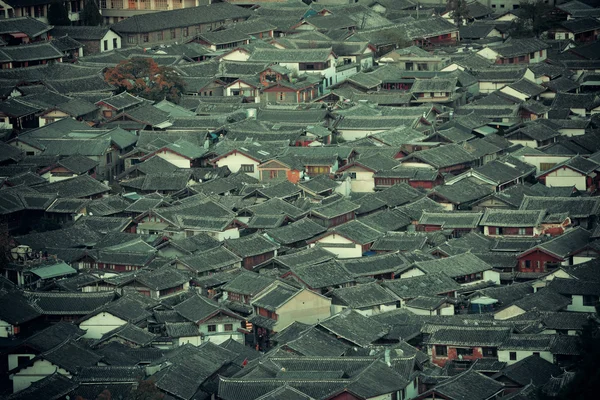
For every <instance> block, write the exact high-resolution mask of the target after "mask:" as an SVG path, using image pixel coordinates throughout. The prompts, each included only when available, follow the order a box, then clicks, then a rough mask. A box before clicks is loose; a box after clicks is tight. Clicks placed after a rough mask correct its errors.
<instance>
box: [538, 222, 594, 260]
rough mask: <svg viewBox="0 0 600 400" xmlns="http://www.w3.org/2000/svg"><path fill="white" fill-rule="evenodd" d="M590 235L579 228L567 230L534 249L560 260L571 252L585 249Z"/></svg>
mask: <svg viewBox="0 0 600 400" xmlns="http://www.w3.org/2000/svg"><path fill="white" fill-rule="evenodd" d="M590 236H591V233H590V232H589V231H587V230H585V229H583V228H581V227H577V228H574V229H570V230H567V231H566V232H565V233H563V234H562V235H560V236H557V237H555V238H553V239H551V240H549V241H547V242H544V243H541V244H539V245H537V246H536V247H537V248H539V249H542V250H544V251H546V252H549V253H551V254H554V255H556V256H557V257H560V258H566V257H568V256H569V255H571V254H572V253H573V252H575V251H577V250H580V249H582V248H583V247H585V246H586V245H587V244H588V242H589V240H590Z"/></svg>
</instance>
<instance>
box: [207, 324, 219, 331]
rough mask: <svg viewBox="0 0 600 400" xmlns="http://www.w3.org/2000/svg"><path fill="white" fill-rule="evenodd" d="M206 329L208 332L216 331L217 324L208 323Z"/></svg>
mask: <svg viewBox="0 0 600 400" xmlns="http://www.w3.org/2000/svg"><path fill="white" fill-rule="evenodd" d="M208 331H209V332H216V331H217V326H216V325H209V326H208Z"/></svg>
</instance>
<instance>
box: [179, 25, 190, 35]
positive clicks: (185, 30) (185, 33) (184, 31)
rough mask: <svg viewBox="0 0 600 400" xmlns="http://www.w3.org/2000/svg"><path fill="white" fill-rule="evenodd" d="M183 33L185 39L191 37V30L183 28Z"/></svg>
mask: <svg viewBox="0 0 600 400" xmlns="http://www.w3.org/2000/svg"><path fill="white" fill-rule="evenodd" d="M181 32H183V37H188V36H189V35H190V30H189V28H187V27H185V28H181Z"/></svg>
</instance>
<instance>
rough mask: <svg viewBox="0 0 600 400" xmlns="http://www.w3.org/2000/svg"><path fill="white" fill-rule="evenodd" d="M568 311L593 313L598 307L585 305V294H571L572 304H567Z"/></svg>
mask: <svg viewBox="0 0 600 400" xmlns="http://www.w3.org/2000/svg"><path fill="white" fill-rule="evenodd" d="M567 311H575V312H587V313H593V312H596V308H595V307H594V306H584V305H583V296H580V295H573V296H571V304H569V305H568V306H567Z"/></svg>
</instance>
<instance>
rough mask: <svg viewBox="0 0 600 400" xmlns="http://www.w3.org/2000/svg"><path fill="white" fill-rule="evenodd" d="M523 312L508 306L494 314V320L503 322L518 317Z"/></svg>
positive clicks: (515, 307)
mask: <svg viewBox="0 0 600 400" xmlns="http://www.w3.org/2000/svg"><path fill="white" fill-rule="evenodd" d="M524 313H525V311H524V310H522V309H521V308H519V307H517V306H514V305H513V306H509V307H506V308H505V309H503V310H500V311H498V312H497V313H495V314H494V319H499V320H504V319H510V318H513V317H516V316H518V315H521V314H524Z"/></svg>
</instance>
